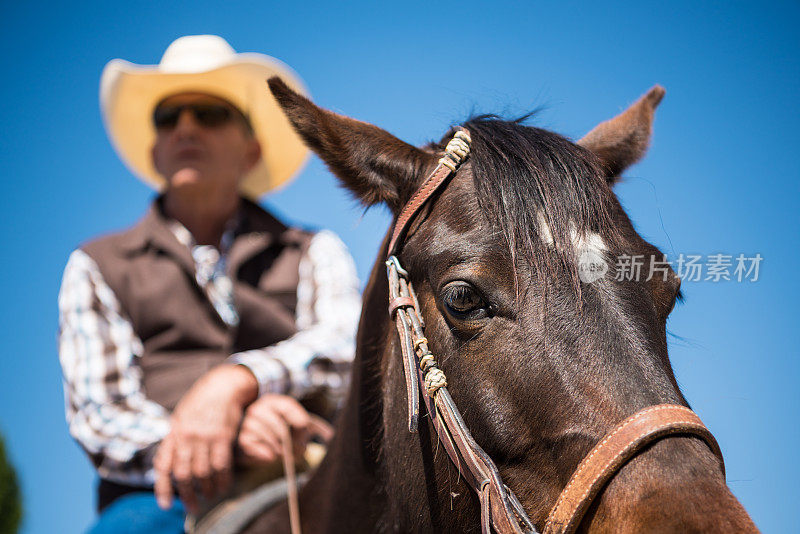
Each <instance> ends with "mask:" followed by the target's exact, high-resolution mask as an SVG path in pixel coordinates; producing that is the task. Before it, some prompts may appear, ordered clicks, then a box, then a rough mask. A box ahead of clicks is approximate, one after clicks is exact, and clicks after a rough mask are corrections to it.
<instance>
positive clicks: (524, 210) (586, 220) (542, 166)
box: [432, 114, 616, 294]
mask: <svg viewBox="0 0 800 534" xmlns="http://www.w3.org/2000/svg"><path fill="white" fill-rule="evenodd" d="M531 115H532V114H528V115H525V116H523V117H521V118H519V119H515V120H504V119H502V118H500V117H498V116H496V115H479V116H475V117H472V118H470V119H469V120H467V121H466V122H464V123H463V127H464V128H466V129H467V130H468V131H469V133H470V136H471V138H472V150H471V153H470V161H471V166H472V173H473V180H474V189H475V192H476V196H477V199H476V200H477V202H478V205H479V207H480V209H481V210H482V212H483V214H484V215H485V216H486V217H487V218H488V220H491V221H496V224H497V226H498V227H499V228H500V229H501V231H502V233H503V238H504V240H505V241H506V243H507V245H508V247H509V250H510V252H511V255H512V258H514V260H515V261H516V259H517V257H518V256H519V254H520V253H521V254H522V255H523V259H525V260H528V261H529V263H530V264H531V265H532V267H533V268H534V270H535V271H536V272H537V273H540V274H543V273H549V274H555V273H554V272H553V269H554V268H556V267H558V266H559V265H560V266H561V267H562V268H563V270H564V271H563V272H565V273H568V274H569V276H570V280H571V283H572V287H573V288H574V290H575V291H576V293H578V294H580V280H579V278H578V271H577V263H576V258H575V246H574V244H573V243H574V241H575V237H576V234H577V235H581V236H585V235H586V234H587V233H589V232H594V233H597V234H599V235H601V236H602V237H603V238H604V239H607V240H609V241H612V242H613V241H616V239H614V235H615V233H616V231H615V226H614V225H613V224H612V218H611V215H610V206H611V198H610V197H611V191H610V189H609V187H608V185H607V184H606V180H605V177H604V173H603V170H602V167H601V164H600V162H599V160H598V159H597V157H596V156H595V155H594V154H593V153H591V152H590V151H588V150H586V149H584V148H583V147H580V146H578V145H576V144H574V143H572V142H571V141H570V140H568V139H566V138H565V137H562V136H560V135H558V134H556V133H553V132H549V131H547V130H543V129H540V128H535V127H531V126H527V125H525V124H524V122H525V121H526V120H528V119H529V118H530V116H531ZM451 136H452V132H450V133H449V134H448V135H447V136H445V137H444V138H443V139H442V141H441V142H440V143H439V144H436V145H433V146H432V148H434V147H435V148H441V149H443V144H442V143H446V142H447V141H448V140H449V138H450V137H451ZM543 222H544V223H545V224H546V225H547V227H548V229H549V231H550V234H551V237H552V241H553V246H545V245H544V242H543V239H542V235H541V234H542V226H543V225H542V223H543ZM553 253H555V254H556V256H557V258H558V260H557V261H556V262H555V263H554V262H553Z"/></svg>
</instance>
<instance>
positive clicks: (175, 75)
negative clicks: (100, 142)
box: [100, 35, 308, 198]
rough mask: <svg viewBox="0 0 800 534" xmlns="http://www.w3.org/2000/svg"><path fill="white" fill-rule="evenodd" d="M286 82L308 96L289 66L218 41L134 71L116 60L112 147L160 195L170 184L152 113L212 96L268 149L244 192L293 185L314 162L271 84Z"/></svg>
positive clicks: (111, 72)
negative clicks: (192, 97)
mask: <svg viewBox="0 0 800 534" xmlns="http://www.w3.org/2000/svg"><path fill="white" fill-rule="evenodd" d="M275 75H277V76H280V77H281V78H282V79H283V81H285V82H286V83H287V84H288V85H289V86H290V87H292V88H293V89H294V90H295V91H299V92H301V93H302V94H306V93H307V91H306V89H305V87H304V86H303V82H302V81H301V80H300V78H299V77H298V76H297V74H295V73H294V71H292V69H290V68H289V67H288V66H287V65H285V64H284V63H282V62H281V61H278V60H277V59H275V58H273V57H270V56H267V55H264V54H256V53H244V54H237V53H236V51H235V50H234V49H233V48H231V46H230V45H229V44H228V43H227V42H226V41H225V39H223V38H221V37H217V36H216V35H189V36H186V37H180V38H179V39H176V40H175V41H174V42H173V43H172V44H171V45H169V47H168V48H167V50H166V51H165V52H164V56H163V57H162V58H161V62H160V63H159V64H158V65H134V64H133V63H130V62H128V61H123V60H121V59H114V60H111V61H109V62H108V64H107V65H106V67H105V69H103V76H102V78H101V79H100V107H101V110H102V113H103V121H104V123H105V126H106V131H107V132H108V136H109V138H110V139H111V143H112V144H113V145H114V148H115V149H116V150H117V153H118V154H119V156H120V158H122V161H124V162H125V164H126V165H127V166H128V167H129V168H130V170H131V171H132V172H133V173H134V174H136V175H137V176H138V177H140V178H142V179H143V180H144V181H145V182H147V183H148V184H150V185H152V186H153V187H155V188H157V189H161V188H162V187H163V186H164V184H165V181H164V178H163V177H162V176H161V175H159V174H158V172H157V171H156V169H155V168H154V167H153V162H152V161H151V157H150V150H151V148H152V147H153V143H154V142H155V136H156V132H155V128H154V126H153V123H152V116H153V110H154V109H155V106H156V104H158V103H159V102H160V101H161V100H163V99H164V98H166V97H168V96H170V95H174V94H177V93H185V92H197V93H208V94H211V95H214V96H218V97H221V98H224V99H225V100H227V101H229V102H230V103H232V104H234V105H235V106H237V107H238V108H239V109H240V110H241V111H243V112H244V113H245V114H246V115H247V116H248V118H249V119H250V122H251V123H252V125H253V129H254V131H255V134H256V138H257V139H258V140H259V141H260V143H261V149H262V157H261V160H260V161H259V162H258V164H256V166H255V167H254V168H253V169H252V170H251V171H250V172H249V173H248V174H247V176H246V177H245V178H244V180H243V181H242V186H241V190H242V193H244V194H245V195H247V196H249V197H251V198H257V197H259V196H260V195H262V194H264V193H266V192H267V191H270V190H272V189H274V188H276V187H278V186H279V185H281V184H283V183H285V182H287V181H288V180H289V179H290V178H292V177H293V176H294V175H295V173H296V172H297V171H298V170H299V169H300V167H301V166H302V165H303V163H304V162H305V160H306V158H307V156H308V149H306V147H305V145H304V144H303V142H302V141H301V140H300V138H299V137H298V136H297V134H296V133H295V132H294V130H293V129H292V127H291V125H290V124H289V121H288V120H287V119H286V117H285V116H284V114H283V113H282V112H281V110H280V108H279V107H278V104H277V103H276V102H275V99H274V98H273V97H272V94H271V93H270V92H269V90H268V88H267V85H266V80H267V79H268V78H269V77H270V76H275Z"/></svg>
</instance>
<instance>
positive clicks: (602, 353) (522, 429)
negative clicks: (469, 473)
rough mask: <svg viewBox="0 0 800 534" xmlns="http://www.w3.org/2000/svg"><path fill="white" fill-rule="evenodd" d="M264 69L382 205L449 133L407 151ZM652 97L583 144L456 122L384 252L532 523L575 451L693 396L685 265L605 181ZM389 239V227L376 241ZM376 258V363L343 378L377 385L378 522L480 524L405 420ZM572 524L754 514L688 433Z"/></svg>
mask: <svg viewBox="0 0 800 534" xmlns="http://www.w3.org/2000/svg"><path fill="white" fill-rule="evenodd" d="M269 85H270V88H271V90H272V92H273V94H274V95H275V97H276V99H277V101H278V102H279V103H280V105H281V107H282V108H283V110H284V112H285V113H286V115H287V117H288V118H289V120H290V121H291V123H292V124H293V125H294V127H295V129H296V130H297V132H298V133H299V134H300V135H301V136H302V138H303V139H304V140H305V142H306V143H307V144H308V146H309V147H310V148H311V149H313V150H314V151H315V152H316V153H317V154H318V155H319V156H320V157H321V158H322V160H323V161H325V162H326V163H327V165H328V166H329V167H330V169H331V170H332V171H333V173H334V174H335V175H336V176H337V177H338V178H339V179H340V180H341V182H342V184H343V185H344V186H345V187H346V188H348V189H349V190H350V191H351V192H352V193H353V194H354V195H355V196H356V197H357V198H358V199H360V201H361V202H363V203H364V204H365V205H366V206H371V205H373V204H377V203H383V204H385V205H387V206H388V207H389V209H390V210H391V211H392V212H393V213H394V215H395V217H397V216H398V214H399V213H400V211H401V209H402V208H403V206H404V205H405V204H406V203H407V202H408V200H409V198H410V197H411V196H412V195H413V194H414V192H415V191H416V190H417V188H418V187H419V186H420V184H421V183H422V182H423V181H424V180H425V178H426V177H427V176H428V175H429V174H430V173H431V171H432V170H433V169H434V168H435V167H436V166H437V162H438V160H439V158H440V157H441V155H442V152H443V150H444V147H445V143H446V142H447V141H448V140H449V139H450V138H451V137H452V134H453V132H452V131H451V132H449V133H448V134H446V135H445V136H444V137H443V138H442V141H440V142H439V143H432V144H430V145H428V146H425V147H422V148H417V147H415V146H412V145H410V144H407V143H405V142H403V141H401V140H399V139H397V138H396V137H394V136H392V135H390V134H389V133H387V132H385V131H383V130H381V129H380V128H378V127H376V126H373V125H370V124H367V123H364V122H359V121H356V120H354V119H350V118H347V117H344V116H341V115H338V114H335V113H332V112H330V111H327V110H324V109H321V108H319V107H317V106H316V105H314V104H313V103H312V102H310V101H309V100H308V99H306V98H304V97H302V96H300V95H298V94H296V93H294V92H293V91H292V90H291V89H289V88H288V87H287V86H286V85H285V84H283V83H282V82H281V81H280V80H279V79H277V78H273V79H272V80H270V82H269ZM663 95H664V90H663V89H662V88H661V87H658V86H656V87H654V88H653V89H651V90H650V91H649V92H648V93H647V94H646V95H644V96H643V97H642V98H641V99H639V100H638V101H637V102H636V103H635V104H633V105H632V106H631V107H630V108H629V109H628V110H627V111H625V112H624V113H622V114H621V115H619V116H617V117H616V118H614V119H612V120H610V121H607V122H604V123H602V124H600V125H599V126H597V127H596V128H595V129H594V130H592V131H591V132H590V133H589V134H587V135H586V136H585V137H584V138H583V139H581V140H579V141H578V142H577V143H573V142H572V141H570V140H568V139H566V138H564V137H562V136H560V135H558V134H555V133H552V132H549V131H546V130H543V129H538V128H533V127H528V126H525V125H523V124H522V123H521V122H518V121H505V120H501V119H499V118H495V117H491V116H483V117H477V118H473V119H471V120H469V121H467V122H465V123H464V124H463V125H461V127H462V128H464V129H465V130H466V131H467V132H468V133H469V136H470V137H471V153H470V156H469V158H468V159H467V160H466V162H465V163H464V164H463V165H462V166H461V167H460V168H459V169H458V171H457V172H456V173H455V175H454V176H453V177H452V180H451V181H450V182H449V184H448V185H447V186H446V187H445V188H443V189H442V190H441V191H439V192H437V194H436V195H435V196H434V197H433V198H432V199H431V201H429V202H428V203H427V204H426V205H425V206H424V207H423V209H422V210H421V211H420V213H419V214H418V215H417V216H416V217H415V219H414V221H413V223H412V224H411V225H410V227H409V228H408V232H407V234H406V236H405V239H404V241H403V244H402V248H401V249H400V250H399V253H398V256H399V258H400V260H401V262H402V264H403V266H404V267H405V269H406V270H407V271H408V272H409V273H410V275H409V276H410V280H411V281H412V282H413V284H414V287H415V288H416V293H417V298H418V301H419V306H420V309H421V312H422V316H423V317H424V320H425V336H426V337H427V340H428V344H429V347H430V349H431V351H432V352H433V353H434V354H435V355H436V359H437V361H438V364H439V366H440V367H441V369H442V370H443V371H444V372H445V373H446V375H447V382H448V388H449V390H450V393H451V395H452V398H453V400H454V401H455V404H456V405H457V406H458V407H459V409H460V410H461V413H462V415H463V419H464V422H465V423H466V426H467V427H468V428H469V429H470V430H471V431H472V434H473V436H474V438H475V441H476V442H477V443H479V444H480V446H481V447H482V448H483V450H485V451H486V453H487V454H488V455H489V456H491V458H492V459H493V460H494V462H495V463H496V465H497V466H498V468H499V470H500V473H501V474H502V477H503V480H504V481H505V484H506V485H507V486H508V487H509V488H511V489H512V490H513V492H514V493H515V494H516V496H517V498H518V499H519V501H520V502H521V504H522V506H523V507H524V509H525V510H526V511H527V513H528V515H529V516H530V518H531V519H532V520H533V522H534V524H536V525H537V527H538V528H542V527H543V526H544V523H545V520H546V518H547V516H548V512H549V511H550V509H551V508H552V507H553V505H554V503H555V502H556V500H557V498H558V496H559V494H560V492H561V491H562V489H563V488H564V486H565V485H566V484H567V482H568V481H569V480H570V476H571V475H572V473H573V471H574V470H575V468H576V466H578V464H579V462H581V460H582V459H583V458H584V457H585V456H586V454H587V453H588V452H589V451H590V450H592V448H593V447H594V446H595V445H596V444H597V443H598V442H599V441H600V440H601V439H603V437H604V436H605V435H606V434H607V433H608V432H609V431H610V430H611V429H613V428H614V427H615V426H616V425H617V424H618V423H619V422H620V421H622V420H624V419H625V418H626V417H628V416H630V415H631V414H633V413H635V412H637V411H639V410H641V409H643V408H645V407H647V406H652V405H657V404H664V403H669V404H679V405H686V404H687V403H686V400H685V399H684V397H683V395H682V394H681V392H680V390H679V388H678V385H677V383H676V380H675V376H674V375H673V372H672V369H671V366H670V363H669V359H668V355H667V339H666V321H667V317H668V315H669V314H670V312H671V310H672V308H673V306H674V304H675V301H676V299H678V298H679V297H680V292H679V288H680V279H679V278H678V277H677V275H676V274H675V273H674V272H673V270H672V269H671V268H670V266H669V265H668V264H667V263H665V262H664V261H663V255H662V254H661V252H659V250H658V249H657V248H656V247H655V246H653V245H652V244H650V243H648V242H647V241H646V240H644V239H643V238H642V237H641V236H640V235H639V234H638V233H637V232H636V230H635V229H634V226H633V224H632V223H631V221H630V219H629V218H628V217H627V215H626V213H625V211H624V209H623V208H622V207H621V205H620V202H619V200H618V199H617V196H616V195H615V193H614V190H613V186H614V184H615V182H616V181H617V179H618V177H619V176H620V174H621V173H622V172H623V171H624V170H625V169H626V168H627V167H628V166H629V165H631V164H632V163H634V162H636V161H637V160H638V159H640V158H641V157H642V156H643V155H644V153H645V152H646V150H647V146H648V143H649V139H650V133H651V127H652V122H653V117H654V111H655V109H656V107H657V106H658V104H659V102H660V101H661V98H662V97H663ZM387 243H388V236H387V240H386V241H385V242H384V248H383V251H384V253H385V251H386V248H387ZM623 257H626V258H634V257H636V258H641V261H640V263H639V264H638V270H639V276H632V275H633V274H636V273H634V272H630V273H627V276H625V275H624V276H616V275H615V272H614V269H615V267H616V266H617V258H623ZM383 259H384V255H383V254H381V255H380V256H379V261H378V262H377V263H376V266H375V268H374V269H373V274H372V278H371V281H370V284H369V286H368V288H367V291H366V292H365V306H364V311H363V315H362V323H361V330H362V331H361V332H360V333H359V351H360V353H361V358H362V360H369V361H371V365H372V367H364V368H363V369H366V371H365V370H362V372H361V375H360V378H357V381H359V382H364V381H373V383H374V384H376V387H375V388H373V390H372V391H373V393H374V396H375V397H376V398H372V399H365V398H362V399H361V401H360V402H362V403H369V405H370V406H369V407H367V406H362V407H360V408H361V409H373V410H376V411H377V413H376V414H374V415H375V417H374V418H373V419H374V421H376V423H375V424H376V425H377V426H378V427H379V428H377V429H376V430H375V432H374V436H377V438H376V439H380V444H379V446H377V447H376V451H377V452H376V453H375V456H376V459H375V462H376V465H378V466H379V467H378V469H379V471H380V474H379V478H380V480H381V481H382V489H381V493H382V495H383V496H384V497H383V498H384V499H385V500H386V504H387V505H388V511H387V512H386V513H385V514H384V516H383V517H382V518H381V521H382V522H383V528H386V529H388V530H399V531H451V530H454V529H455V530H470V529H472V528H478V524H479V503H478V500H477V498H476V496H475V494H474V493H473V492H472V491H471V490H470V489H469V487H468V486H466V485H465V483H464V480H463V477H461V476H460V475H459V472H458V470H457V469H456V468H455V466H454V465H453V463H452V462H451V461H450V459H449V458H448V457H447V455H446V454H444V452H443V451H442V448H441V444H440V443H439V442H438V439H439V438H438V436H437V434H436V433H435V432H434V431H432V429H431V428H430V426H429V425H428V424H426V423H425V421H426V419H425V418H424V417H423V418H422V419H421V420H420V421H421V424H420V428H419V433H418V434H412V433H410V432H408V428H407V422H406V421H407V419H406V418H407V414H406V403H405V400H406V392H405V381H404V378H403V365H402V361H401V358H400V355H399V346H398V339H397V332H396V331H394V329H393V328H391V323H390V319H389V316H388V314H387V313H386V305H387V297H386V286H387V282H386V274H385V271H384V270H383V264H382V260H383ZM616 274H619V273H616ZM365 329H369V330H370V331H369V332H364V330H365ZM370 369H371V371H369V370H370ZM370 373H374V374H376V375H377V377H376V376H368V375H369V374H370ZM359 387H360V386H359V384H358V383H357V384H354V388H359ZM362 390H364V388H363V387H362ZM376 406H377V408H375V407H376ZM350 408H353V409H356V408H354V407H353V406H350ZM581 526H582V528H584V529H586V530H589V531H592V532H606V531H614V532H640V531H664V532H667V531H669V532H674V531H703V532H706V531H708V532H710V531H720V532H722V531H730V530H753V529H754V526H753V525H752V523H751V521H750V519H749V517H748V516H747V513H746V512H745V511H744V509H743V508H742V507H741V505H740V504H739V503H738V501H737V500H736V499H735V497H733V495H732V494H731V492H730V491H729V489H728V488H727V485H726V483H725V478H724V474H723V472H722V470H721V469H720V465H719V461H718V459H717V458H716V457H715V456H714V454H713V453H712V452H711V450H710V449H709V447H708V446H707V445H706V444H705V443H704V442H703V441H701V440H700V439H698V438H696V437H691V436H683V435H679V436H673V437H669V438H666V439H662V440H660V441H658V442H657V443H655V444H653V445H651V446H650V447H648V448H647V449H646V450H644V451H643V452H642V453H641V454H638V455H637V456H636V457H635V458H633V459H632V460H631V461H630V462H628V463H627V464H626V465H625V466H624V467H622V469H621V470H620V471H619V472H618V473H617V475H616V476H615V477H614V478H613V479H612V480H611V481H610V482H609V483H608V484H607V485H606V486H605V487H604V488H603V490H602V492H601V493H600V494H599V495H598V497H597V498H596V499H595V500H594V502H593V503H592V505H591V507H590V508H589V510H588V511H587V513H586V515H585V516H584V519H583V521H582V523H581Z"/></svg>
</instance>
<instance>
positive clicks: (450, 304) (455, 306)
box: [442, 282, 487, 319]
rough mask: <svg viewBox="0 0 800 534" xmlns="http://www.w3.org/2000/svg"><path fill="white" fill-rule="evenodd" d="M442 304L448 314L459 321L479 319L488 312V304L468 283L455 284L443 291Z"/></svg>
mask: <svg viewBox="0 0 800 534" xmlns="http://www.w3.org/2000/svg"><path fill="white" fill-rule="evenodd" d="M442 302H443V303H444V306H445V308H446V309H447V311H448V313H450V314H451V315H453V316H454V317H456V318H459V319H478V318H479V317H480V316H482V315H484V314H485V312H486V311H487V305H486V302H485V301H484V300H483V298H481V296H480V295H479V294H478V292H477V291H476V290H475V288H474V287H472V286H471V285H469V284H467V283H466V282H453V283H451V284H449V285H447V286H446V287H445V288H444V290H443V291H442Z"/></svg>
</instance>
